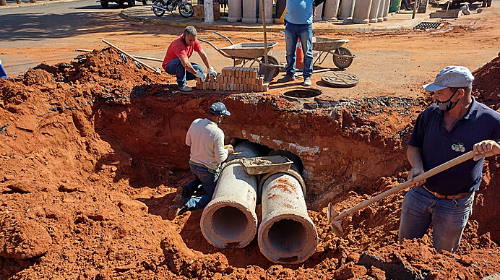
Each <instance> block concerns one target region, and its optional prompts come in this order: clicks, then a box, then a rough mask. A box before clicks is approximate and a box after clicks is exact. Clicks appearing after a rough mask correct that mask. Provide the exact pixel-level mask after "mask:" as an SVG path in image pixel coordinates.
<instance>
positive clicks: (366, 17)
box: [352, 0, 372, 24]
mask: <svg viewBox="0 0 500 280" xmlns="http://www.w3.org/2000/svg"><path fill="white" fill-rule="evenodd" d="M371 6H372V0H357V1H356V8H355V9H354V15H353V17H352V22H354V23H365V24H366V23H369V22H370V8H371Z"/></svg>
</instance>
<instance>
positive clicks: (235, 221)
mask: <svg viewBox="0 0 500 280" xmlns="http://www.w3.org/2000/svg"><path fill="white" fill-rule="evenodd" d="M259 150H260V149H259V146H258V145H257V144H254V143H251V142H248V141H245V142H242V143H240V144H238V145H236V146H235V147H234V153H233V154H232V155H230V157H229V158H228V160H227V163H228V164H227V165H226V166H225V167H224V169H223V170H222V172H221V174H220V177H219V180H218V182H217V187H216V188H215V192H214V195H213V199H212V201H210V203H208V205H207V206H206V207H205V209H204V210H203V214H202V215H201V220H200V227H201V232H202V234H203V236H204V237H205V239H206V240H207V241H208V242H209V243H210V244H212V245H213V246H215V247H217V248H226V247H233V248H243V247H245V246H247V245H248V244H249V243H250V242H251V241H252V240H253V239H254V238H255V234H256V233H257V222H258V220H257V214H256V213H255V206H256V204H257V188H258V181H257V177H256V176H252V175H248V173H247V172H246V171H245V169H244V167H243V165H242V164H241V163H240V161H239V160H238V159H241V158H251V157H257V156H259V155H260V153H259Z"/></svg>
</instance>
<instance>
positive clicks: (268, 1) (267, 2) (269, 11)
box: [259, 0, 273, 23]
mask: <svg viewBox="0 0 500 280" xmlns="http://www.w3.org/2000/svg"><path fill="white" fill-rule="evenodd" d="M260 3H261V1H260V0H259V22H262V12H261V10H262V7H261V6H260ZM264 8H265V9H266V23H273V0H264Z"/></svg>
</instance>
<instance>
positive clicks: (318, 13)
mask: <svg viewBox="0 0 500 280" xmlns="http://www.w3.org/2000/svg"><path fill="white" fill-rule="evenodd" d="M324 4H325V3H324V2H323V3H321V4H319V6H317V7H316V16H315V17H314V18H313V21H320V20H323V6H324Z"/></svg>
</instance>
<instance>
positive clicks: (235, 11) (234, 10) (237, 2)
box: [227, 0, 242, 22]
mask: <svg viewBox="0 0 500 280" xmlns="http://www.w3.org/2000/svg"><path fill="white" fill-rule="evenodd" d="M241 7H242V0H229V1H228V2H227V21H228V22H237V21H240V20H241V11H242V9H241Z"/></svg>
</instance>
